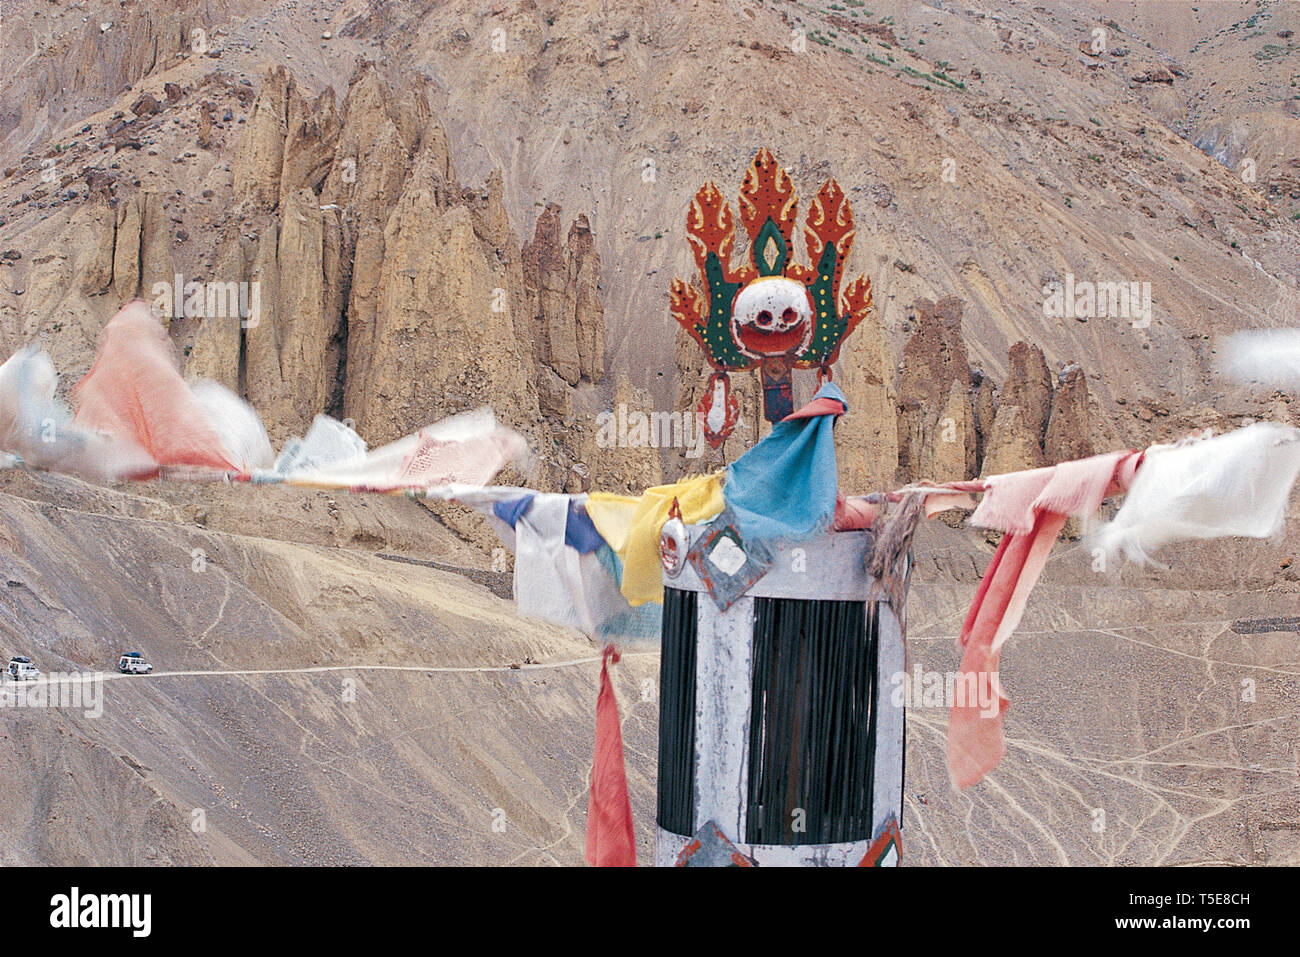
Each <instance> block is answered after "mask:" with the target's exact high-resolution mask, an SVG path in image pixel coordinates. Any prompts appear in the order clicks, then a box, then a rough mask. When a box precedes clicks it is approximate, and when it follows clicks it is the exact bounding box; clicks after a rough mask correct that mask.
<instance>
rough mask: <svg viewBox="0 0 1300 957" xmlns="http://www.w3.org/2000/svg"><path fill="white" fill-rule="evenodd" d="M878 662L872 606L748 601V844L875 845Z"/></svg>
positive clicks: (746, 836)
mask: <svg viewBox="0 0 1300 957" xmlns="http://www.w3.org/2000/svg"><path fill="white" fill-rule="evenodd" d="M877 654H878V644H877V627H876V608H875V605H874V604H871V605H865V604H863V603H861V602H839V601H802V600H795V599H783V598H758V599H756V600H755V603H754V667H753V688H752V691H753V697H752V701H753V709H752V712H751V718H750V736H749V743H750V750H749V762H750V763H749V792H748V796H747V802H748V803H747V815H746V822H747V823H746V834H745V839H746V841H747V842H749V843H753V844H783V845H797V844H831V843H841V842H846V841H856V840H863V839H866V838H870V837H872V836H873V835H872V834H871V802H872V787H873V781H874V759H875V730H876V716H877V709H878V707H879V704H878V697H879V688H878V687H877V681H876V657H877ZM795 808H802V809H803V812H804V822H805V825H806V829H805V830H802V831H798V832H796V831H795V830H794V826H793V825H794V820H793V813H792V812H793V810H794V809H795Z"/></svg>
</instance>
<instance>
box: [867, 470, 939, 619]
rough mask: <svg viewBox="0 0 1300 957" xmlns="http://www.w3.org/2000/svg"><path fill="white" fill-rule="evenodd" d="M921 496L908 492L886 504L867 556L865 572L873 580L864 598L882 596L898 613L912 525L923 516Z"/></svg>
mask: <svg viewBox="0 0 1300 957" xmlns="http://www.w3.org/2000/svg"><path fill="white" fill-rule="evenodd" d="M925 499H926V493H924V492H908V493H907V494H906V495H904V496H903V500H902V501H901V502H898V503H896V504H895V503H886V504H885V505H884V514H883V518H884V524H883V526H882V527H881V528H880V531H879V532H878V533H877V534H876V540H875V542H874V543H873V544H872V546H871V554H870V555H869V556H867V571H868V572H869V573H870V574H871V577H872V579H873V581H872V582H871V588H870V590H869V591H868V592H867V601H876V600H878V599H879V598H881V597H882V596H883V597H885V598H886V599H888V601H889V605H890V607H891V608H894V609H896V611H897V613H898V614H899V615H901V614H902V612H903V609H904V607H905V598H906V595H907V579H908V571H909V570H910V569H908V568H905V567H904V566H905V565H906V564H907V561H906V559H907V555H908V553H909V552H911V550H912V537H913V536H914V535H915V534H916V526H917V525H919V524H920V522H921V519H922V518H924V517H925Z"/></svg>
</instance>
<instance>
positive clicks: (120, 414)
mask: <svg viewBox="0 0 1300 957" xmlns="http://www.w3.org/2000/svg"><path fill="white" fill-rule="evenodd" d="M215 390H222V392H225V390H224V389H223V388H222V387H221V386H218V385H216V384H215V383H213V384H212V386H211V390H210V391H209V393H208V396H209V401H208V402H207V403H206V405H205V402H204V401H201V400H200V398H199V397H198V396H196V395H195V394H194V393H193V392H192V391H191V390H190V387H189V386H188V385H186V384H185V380H184V379H183V378H181V374H180V372H179V371H178V369H177V362H176V355H175V350H174V349H173V348H172V344H171V340H170V339H168V338H167V331H166V330H165V329H164V328H163V327H162V324H161V323H160V322H159V321H158V320H157V319H156V318H154V315H153V313H152V311H151V310H150V308H149V304H148V303H146V302H144V301H143V300H140V299H135V300H132V301H131V302H128V303H127V304H126V305H125V306H123V307H122V308H121V309H120V310H118V312H117V315H115V316H114V317H113V318H112V319H110V320H109V322H108V325H106V326H105V327H104V330H103V331H102V332H101V333H100V334H99V348H98V351H97V352H96V354H95V361H94V363H93V364H92V365H91V367H90V371H89V372H87V373H86V375H85V377H84V378H83V379H82V380H81V381H80V382H79V383H77V385H76V386H75V387H74V388H73V390H72V395H73V401H74V404H75V405H76V407H77V411H76V415H75V416H74V417H73V422H72V424H73V425H74V426H76V427H78V428H82V429H87V430H91V431H96V432H100V433H103V434H105V435H108V436H110V437H111V438H113V439H115V440H117V441H119V442H122V443H125V444H128V445H134V446H136V447H137V448H138V449H140V450H142V451H143V452H144V453H146V454H147V455H148V456H149V458H151V459H152V460H153V462H154V468H150V469H142V470H138V471H136V472H134V473H132V475H131V477H135V478H138V477H147V475H148V474H151V473H152V472H154V471H156V468H157V466H193V467H200V468H206V469H213V470H217V471H224V472H237V473H241V474H246V473H248V472H249V471H250V470H251V469H253V468H256V467H259V466H262V465H269V464H270V458H269V457H267V458H266V459H265V461H250V460H249V459H247V458H246V457H244V456H245V455H247V454H248V453H247V450H249V449H254V450H259V451H266V452H269V450H270V445H269V443H267V444H266V445H265V447H264V449H263V446H262V443H260V442H259V441H258V439H257V436H256V435H254V436H252V437H251V438H250V437H247V436H240V435H236V434H235V430H236V428H245V427H247V426H248V425H249V424H250V423H255V429H256V430H260V429H261V420H260V419H258V418H257V415H256V413H253V412H252V411H251V409H250V410H249V415H247V416H244V417H243V419H242V421H240V422H233V421H231V422H223V423H222V427H221V429H218V427H217V426H216V424H215V423H214V422H213V421H212V419H211V417H210V414H209V411H208V410H209V408H213V407H214V405H215V403H214V401H212V399H211V397H212V396H213V395H214V394H217V395H220V393H215ZM219 401H220V404H221V405H222V406H223V407H225V408H227V409H229V408H231V407H233V406H235V405H236V404H238V405H240V406H243V405H246V403H244V402H243V400H242V399H240V398H238V397H237V396H235V395H234V394H233V393H226V394H225V395H223V396H221V398H220V400H219ZM223 432H224V433H225V435H224V440H223V435H222V433H223ZM231 445H233V446H236V447H237V448H231V447H230V446H231ZM239 450H245V451H244V453H243V454H241V452H240V451H239Z"/></svg>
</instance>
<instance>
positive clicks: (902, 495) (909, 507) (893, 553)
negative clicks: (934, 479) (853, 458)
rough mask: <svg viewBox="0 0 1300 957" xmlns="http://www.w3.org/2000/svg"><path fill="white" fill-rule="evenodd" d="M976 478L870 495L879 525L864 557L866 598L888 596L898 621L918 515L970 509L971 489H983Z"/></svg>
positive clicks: (903, 606)
mask: <svg viewBox="0 0 1300 957" xmlns="http://www.w3.org/2000/svg"><path fill="white" fill-rule="evenodd" d="M985 487H986V486H985V484H984V483H983V482H980V481H972V482H949V483H947V484H944V485H929V484H916V485H910V486H908V487H907V488H904V489H901V490H899V491H897V492H889V493H886V494H882V495H877V496H874V497H875V498H878V499H879V500H880V502H879V504H878V505H874V506H870V505H869V506H868V507H874V508H877V509H879V510H880V511H879V513H878V514H877V515H876V516H875V524H876V526H879V532H878V534H877V535H876V540H875V542H874V543H873V544H872V546H871V554H870V555H869V556H868V557H867V571H868V572H869V573H870V575H871V577H872V583H871V589H870V591H868V593H867V600H868V601H875V600H877V599H878V598H880V597H881V596H882V595H883V596H885V597H887V598H888V599H889V604H890V607H892V608H893V609H894V612H895V614H896V615H897V616H898V618H899V620H900V622H901V621H903V620H904V615H905V614H906V597H907V579H908V577H909V575H910V572H911V569H910V568H908V567H905V566H906V565H907V562H906V559H907V556H908V554H909V553H910V552H911V550H912V539H913V537H915V535H916V529H917V526H918V525H919V524H920V523H921V519H922V518H933V517H934V516H935V515H937V514H939V513H940V512H944V511H947V510H948V509H950V508H966V509H973V508H974V507H975V499H974V498H973V497H972V495H971V493H972V492H978V491H983V489H984V488H985Z"/></svg>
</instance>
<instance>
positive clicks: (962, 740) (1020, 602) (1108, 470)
mask: <svg viewBox="0 0 1300 957" xmlns="http://www.w3.org/2000/svg"><path fill="white" fill-rule="evenodd" d="M1141 459H1142V454H1141V453H1140V452H1135V451H1132V450H1125V451H1121V452H1111V453H1108V454H1106V455H1097V456H1093V457H1092V458H1087V459H1080V460H1079V461H1075V462H1064V463H1062V464H1060V465H1055V466H1051V467H1048V468H1043V469H1034V470H1032V471H1029V472H1016V473H1012V474H1009V475H995V476H993V477H991V478H989V479H988V480H987V484H988V490H987V491H986V492H985V495H984V500H983V501H982V502H981V503H980V506H979V508H977V509H976V510H975V514H974V515H972V516H971V524H973V525H982V526H983V527H985V528H996V529H1000V530H1002V531H1005V532H1007V534H1006V535H1005V536H1004V537H1003V539H1002V541H1001V542H1000V543H999V544H998V548H997V551H996V552H995V553H994V555H993V560H992V561H991V562H989V567H988V569H987V570H986V571H985V572H984V578H983V579H982V580H981V581H980V584H979V588H978V589H977V590H976V592H975V600H974V601H973V602H972V603H971V607H970V610H969V611H968V612H967V614H966V620H965V622H963V624H962V629H961V637H960V639H959V640H960V643H961V646H962V648H964V649H965V652H964V654H963V655H962V661H961V681H962V687H963V688H965V689H969V692H972V693H967V694H966V695H963V696H962V697H960V698H959V699H958V702H959V703H954V705H953V707H952V710H951V711H950V712H949V715H948V770H949V772H950V773H951V775H952V780H953V784H954V785H955V786H956V787H958V788H968V787H970V786H971V785H973V784H975V783H976V782H977V781H979V780H980V778H982V777H983V776H984V775H985V774H987V773H988V772H989V771H991V770H992V769H993V768H994V767H996V766H997V763H998V762H999V761H1000V760H1002V755H1003V754H1005V753H1006V742H1005V740H1004V738H1003V734H1002V715H1003V713H1004V712H1005V711H1006V709H1007V706H1008V705H1009V703H1010V702H1009V701H1008V699H1007V697H1006V695H1004V694H1003V693H1002V688H1001V685H1000V683H999V680H998V660H999V658H1000V656H1001V652H1002V645H1003V644H1004V643H1005V642H1006V640H1007V638H1008V637H1010V635H1011V633H1012V632H1013V631H1014V630H1015V628H1016V625H1017V624H1019V623H1020V617H1021V615H1023V614H1024V610H1025V603H1026V602H1027V601H1028V599H1029V592H1030V591H1031V590H1032V589H1033V587H1034V583H1035V582H1036V581H1037V580H1038V576H1039V575H1040V574H1041V573H1042V570H1043V566H1044V565H1046V564H1047V556H1048V555H1049V554H1050V553H1051V550H1052V546H1053V545H1054V544H1055V543H1056V536H1057V535H1058V534H1059V533H1060V531H1061V528H1062V527H1063V526H1064V525H1065V522H1066V519H1067V518H1068V517H1069V516H1071V515H1075V516H1079V517H1082V518H1086V517H1089V516H1091V515H1092V514H1093V513H1094V512H1095V511H1096V510H1097V508H1098V507H1099V506H1100V505H1101V501H1102V499H1103V498H1105V497H1106V496H1107V495H1113V494H1116V493H1117V492H1122V491H1123V490H1124V489H1126V488H1128V487H1129V485H1130V484H1131V483H1132V482H1133V476H1134V473H1135V471H1136V469H1137V467H1138V464H1139V462H1140V461H1141ZM994 695H996V704H995V705H993V706H992V707H990V706H989V702H990V701H991V700H992V697H993V696H994ZM981 701H983V702H985V704H981V703H980V702H981Z"/></svg>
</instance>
